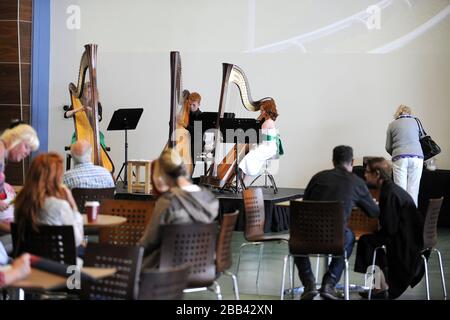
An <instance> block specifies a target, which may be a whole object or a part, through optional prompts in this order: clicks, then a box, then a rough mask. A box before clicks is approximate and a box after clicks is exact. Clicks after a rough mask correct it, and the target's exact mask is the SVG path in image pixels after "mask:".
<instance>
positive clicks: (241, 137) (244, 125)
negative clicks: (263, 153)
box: [220, 118, 261, 192]
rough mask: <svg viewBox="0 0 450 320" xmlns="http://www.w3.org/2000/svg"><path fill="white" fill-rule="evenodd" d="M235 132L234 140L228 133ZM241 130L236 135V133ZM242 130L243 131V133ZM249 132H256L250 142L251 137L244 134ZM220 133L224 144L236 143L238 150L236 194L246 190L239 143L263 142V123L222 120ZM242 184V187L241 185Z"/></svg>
mask: <svg viewBox="0 0 450 320" xmlns="http://www.w3.org/2000/svg"><path fill="white" fill-rule="evenodd" d="M229 130H233V131H234V134H233V135H232V138H233V139H231V137H230V135H227V131H229ZM237 130H239V131H238V132H237V134H236V131H237ZM241 130H242V131H241ZM247 130H254V132H255V135H254V137H252V138H253V139H251V140H250V137H249V136H247V135H245V134H243V133H245V132H248V131H247ZM220 132H221V134H222V137H223V142H225V143H234V144H235V145H234V148H235V150H236V166H235V168H234V172H235V177H236V190H235V192H240V191H242V189H246V186H245V184H244V181H243V179H242V178H241V173H240V171H239V162H240V160H241V159H239V152H238V151H239V149H238V144H239V143H259V142H260V141H261V122H260V121H259V120H256V119H252V118H221V119H220ZM239 183H241V185H239Z"/></svg>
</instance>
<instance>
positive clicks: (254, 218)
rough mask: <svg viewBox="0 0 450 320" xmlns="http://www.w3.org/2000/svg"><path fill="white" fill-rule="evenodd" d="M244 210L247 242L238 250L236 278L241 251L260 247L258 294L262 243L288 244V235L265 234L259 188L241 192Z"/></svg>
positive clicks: (263, 210)
mask: <svg viewBox="0 0 450 320" xmlns="http://www.w3.org/2000/svg"><path fill="white" fill-rule="evenodd" d="M242 195H243V199H244V208H245V230H244V237H245V240H247V242H245V243H243V244H242V245H241V247H240V248H239V257H238V262H237V266H236V276H238V274H239V266H240V262H241V251H242V249H243V248H244V247H246V246H249V245H253V246H260V247H259V248H260V250H259V257H258V271H257V273H256V287H257V291H258V293H259V270H260V267H261V258H262V254H263V249H264V243H267V242H277V243H280V242H284V243H286V244H287V243H288V240H289V234H265V233H264V223H265V219H266V214H265V209H264V198H263V193H262V189H261V188H250V189H246V190H244V191H243V192H242Z"/></svg>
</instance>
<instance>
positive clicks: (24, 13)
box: [2, 0, 33, 22]
mask: <svg viewBox="0 0 450 320" xmlns="http://www.w3.org/2000/svg"><path fill="white" fill-rule="evenodd" d="M2 1H4V0H2ZM32 9H33V3H32V1H31V0H20V5H19V11H20V12H19V20H21V21H30V22H31V15H32Z"/></svg>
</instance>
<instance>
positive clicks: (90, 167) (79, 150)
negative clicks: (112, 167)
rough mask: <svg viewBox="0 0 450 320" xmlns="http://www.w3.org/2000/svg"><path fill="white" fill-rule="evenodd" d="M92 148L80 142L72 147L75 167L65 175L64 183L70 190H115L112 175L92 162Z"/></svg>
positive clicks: (85, 142) (83, 141) (87, 143)
mask: <svg viewBox="0 0 450 320" xmlns="http://www.w3.org/2000/svg"><path fill="white" fill-rule="evenodd" d="M91 153H92V147H91V145H90V143H89V142H87V141H85V140H79V141H77V142H75V143H74V144H72V146H71V147H70V154H71V155H72V158H73V161H74V163H75V166H74V168H73V169H71V170H68V171H66V172H65V173H64V175H63V183H64V184H65V185H66V186H67V187H68V188H69V189H74V188H83V189H99V188H113V187H114V180H113V178H112V175H111V173H110V172H109V171H108V170H106V169H105V168H103V167H101V166H96V165H94V164H93V163H92V162H91Z"/></svg>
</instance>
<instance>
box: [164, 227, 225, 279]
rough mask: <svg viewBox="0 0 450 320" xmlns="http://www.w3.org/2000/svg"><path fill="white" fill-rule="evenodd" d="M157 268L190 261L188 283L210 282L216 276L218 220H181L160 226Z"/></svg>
mask: <svg viewBox="0 0 450 320" xmlns="http://www.w3.org/2000/svg"><path fill="white" fill-rule="evenodd" d="M161 228H162V230H161V238H162V244H161V256H160V263H159V268H160V269H161V270H165V269H166V268H173V267H175V266H178V265H181V264H184V263H190V267H191V268H190V271H189V277H188V287H190V288H192V287H204V286H208V285H210V284H211V283H212V282H213V281H214V280H215V276H216V265H215V252H216V240H217V223H216V222H213V223H206V224H204V223H183V224H171V225H162V226H161Z"/></svg>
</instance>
